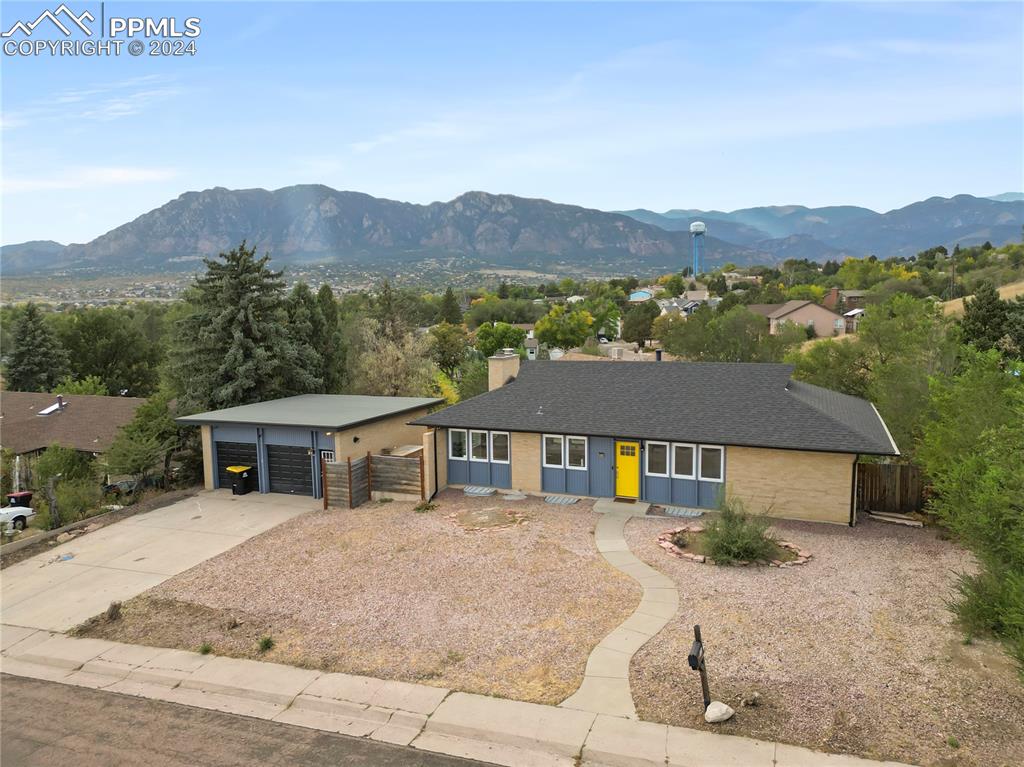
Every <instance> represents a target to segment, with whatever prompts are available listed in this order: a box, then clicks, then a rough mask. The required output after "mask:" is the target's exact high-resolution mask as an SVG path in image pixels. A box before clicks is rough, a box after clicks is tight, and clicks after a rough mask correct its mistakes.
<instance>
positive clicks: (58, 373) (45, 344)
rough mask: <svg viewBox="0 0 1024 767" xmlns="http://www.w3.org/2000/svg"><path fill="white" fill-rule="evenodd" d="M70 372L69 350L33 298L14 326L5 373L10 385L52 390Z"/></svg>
mask: <svg viewBox="0 0 1024 767" xmlns="http://www.w3.org/2000/svg"><path fill="white" fill-rule="evenodd" d="M67 373H68V355H67V352H66V351H65V350H64V347H63V346H61V343H60V341H59V340H58V339H57V336H56V335H55V334H54V332H53V331H52V330H50V327H49V326H48V325H47V324H46V320H45V319H44V318H43V315H42V313H41V312H40V311H39V307H37V306H36V305H35V304H33V303H31V302H29V304H28V305H27V306H26V307H25V312H24V314H23V315H22V317H21V319H20V320H19V321H18V322H17V324H16V325H15V326H14V333H13V335H12V338H11V351H10V356H9V358H8V360H7V369H6V371H5V374H4V375H5V378H6V379H7V386H8V387H9V388H10V389H11V390H12V391H52V390H53V389H54V388H55V387H56V385H57V384H58V383H59V382H60V380H61V379H62V378H63V377H64V376H65V375H67Z"/></svg>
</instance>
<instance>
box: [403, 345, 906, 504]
mask: <svg viewBox="0 0 1024 767" xmlns="http://www.w3.org/2000/svg"><path fill="white" fill-rule="evenodd" d="M489 365H490V368H491V380H490V383H491V390H490V391H489V392H487V393H486V394H481V395H479V396H477V397H473V398H472V399H469V400H466V401H465V402H461V403H459V404H457V405H453V406H451V407H448V408H445V409H443V410H439V411H436V412H434V413H431V414H430V415H427V416H423V417H420V418H418V419H416V420H415V421H413V423H414V424H416V425H420V426H431V427H434V428H435V429H436V432H435V434H434V437H433V448H434V452H435V457H434V460H433V461H432V463H434V465H435V466H436V470H437V481H436V483H433V484H432V486H435V487H437V488H443V487H445V486H446V485H452V486H462V485H485V486H492V487H498V488H510V489H514V490H518V491H523V492H527V493H545V494H547V493H555V494H558V493H567V494H571V495H581V496H597V497H613V496H618V497H624V498H636V499H640V500H643V501H649V502H653V503H662V504H673V505H678V506H684V507H703V508H714V507H716V506H717V505H718V503H719V500H720V498H721V496H722V493H723V492H725V491H728V493H729V494H730V495H732V496H735V497H738V498H741V499H742V500H743V501H744V502H745V503H746V505H747V508H748V509H750V510H751V511H754V512H763V513H766V514H769V515H772V516H776V517H784V518H789V519H806V520H815V521H825V522H837V523H847V524H852V522H853V521H854V511H853V508H854V487H855V482H856V466H857V458H858V456H861V455H898V454H899V451H898V450H897V448H896V445H895V444H894V443H893V441H892V438H891V437H890V436H889V432H888V430H887V428H886V426H885V424H884V423H883V422H882V419H881V417H880V416H879V415H878V412H877V411H876V410H875V408H874V406H873V405H872V404H871V403H870V402H868V401H866V400H863V399H859V398H856V397H851V396H848V395H845V394H839V393H838V392H833V391H830V390H828V389H822V388H820V387H817V386H812V385H810V384H806V383H802V382H800V381H795V380H793V379H792V378H791V373H792V370H793V368H792V366H790V365H780V364H753V363H694V362H660V363H657V362H655V363H649V362H620V363H618V364H610V365H600V364H590V363H584V362H558V363H549V362H528V363H526V364H524V365H522V368H521V369H520V362H519V357H518V356H515V355H504V354H501V355H496V356H495V357H492V358H491V359H490V360H489Z"/></svg>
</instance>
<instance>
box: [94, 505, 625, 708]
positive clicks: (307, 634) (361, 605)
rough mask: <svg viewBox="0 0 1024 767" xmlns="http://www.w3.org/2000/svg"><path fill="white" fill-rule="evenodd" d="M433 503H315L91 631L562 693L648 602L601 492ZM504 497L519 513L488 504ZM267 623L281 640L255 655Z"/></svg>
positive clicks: (413, 677)
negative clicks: (566, 499) (603, 509)
mask: <svg viewBox="0 0 1024 767" xmlns="http://www.w3.org/2000/svg"><path fill="white" fill-rule="evenodd" d="M436 500H437V502H438V507H437V508H435V509H433V510H430V511H427V512H424V513H417V512H415V511H414V506H415V504H414V503H410V502H390V503H383V504H378V503H371V504H366V505H365V506H363V507H360V508H358V509H355V510H352V511H331V512H324V513H312V514H306V515H304V516H302V517H299V518H297V519H296V520H295V521H293V522H291V523H289V524H286V525H283V526H280V527H277V528H274V529H273V530H270V531H268V532H266V533H264V534H262V535H259V536H256V537H255V538H252V539H250V540H249V541H247V542H246V543H243V544H241V545H239V546H237V547H236V548H234V549H232V550H230V551H228V552H225V553H224V554H221V555H220V556H217V557H215V558H213V559H211V560H208V561H207V562H204V563H203V564H201V565H199V566H197V567H195V568H193V569H191V570H188V571H186V572H184V573H182V574H181V575H178V576H176V577H174V578H171V579H170V580H168V581H166V582H164V583H163V584H161V585H160V586H158V587H156V588H154V589H152V590H150V591H148V592H146V593H144V594H142V595H140V596H139V597H137V598H135V599H133V600H131V601H129V602H127V603H126V604H125V605H124V607H123V611H122V618H121V619H120V620H117V621H114V622H109V623H105V622H103V621H97V622H95V623H94V624H93V625H91V626H88V627H86V628H85V629H83V631H84V633H85V634H87V635H90V636H103V637H107V638H111V639H116V640H119V641H125V642H133V643H140V644H150V645H155V646H162V647H179V648H183V649H192V650H195V649H197V648H198V647H200V645H202V644H203V643H209V644H210V645H211V647H212V650H213V652H215V653H217V654H221V655H234V656H240V657H261V658H263V659H265V660H270V661H275V662H279V663H290V664H294V665H301V666H307V667H311V668H319V669H324V670H329V671H345V672H349V673H356V674H366V675H369V676H375V677H381V678H388V679H401V680H406V681H415V682H423V683H427V684H434V685H437V686H441V687H450V688H453V689H457V690H465V691H469V692H477V693H484V694H490V695H498V696H502V697H508V698H515V699H519V700H526V701H533V702H538V703H549V704H553V703H558V702H560V701H561V700H562V699H564V698H565V697H567V696H568V695H569V694H571V693H572V692H574V691H575V689H576V687H577V686H578V685H579V683H580V681H581V680H582V678H583V669H584V666H585V665H586V661H587V655H588V654H589V652H590V650H591V649H593V647H594V646H595V645H596V644H597V643H598V642H599V641H601V639H602V638H603V637H604V636H605V634H607V633H608V632H609V631H611V630H612V629H613V628H614V627H615V626H617V625H618V624H619V623H620V622H621V621H623V620H624V619H625V618H627V617H628V616H629V615H630V614H631V613H632V611H633V609H634V608H635V607H636V605H637V604H638V603H639V601H640V587H639V586H638V585H637V584H636V583H635V582H634V581H633V580H632V579H631V578H629V577H628V576H625V575H623V574H622V573H619V572H618V571H617V570H615V569H613V568H612V567H610V566H609V565H607V564H606V563H605V562H604V560H603V559H602V558H601V557H600V555H599V554H598V553H597V550H596V549H595V547H594V540H593V529H594V525H595V524H596V521H597V515H596V514H595V513H594V512H593V511H592V505H593V504H592V503H591V502H581V503H578V504H576V505H574V506H551V505H548V504H545V503H544V502H543V500H541V499H537V498H530V499H527V500H523V501H516V502H511V501H503V500H502V499H501V498H500V496H496V497H491V498H467V497H464V496H463V495H462V494H461V493H459V492H454V491H446V492H444V493H442V494H441V495H440V496H439V498H438V499H436ZM505 509H507V510H509V511H511V512H513V513H512V514H510V515H507V517H506V515H501V514H494V513H490V514H488V513H484V512H486V511H487V510H490V511H491V512H500V511H501V510H505ZM452 515H457V518H454V519H453V518H451V517H452ZM523 517H525V519H523ZM506 522H507V526H504V527H488V525H490V524H494V523H498V524H503V523H506ZM481 527H482V528H483V529H473V528H481ZM235 623H237V624H238V625H234V624H235ZM262 636H270V637H272V638H273V640H274V648H273V649H272V650H271V651H269V652H267V653H265V654H263V655H259V654H258V652H257V650H256V645H257V643H258V641H259V639H260V637H262Z"/></svg>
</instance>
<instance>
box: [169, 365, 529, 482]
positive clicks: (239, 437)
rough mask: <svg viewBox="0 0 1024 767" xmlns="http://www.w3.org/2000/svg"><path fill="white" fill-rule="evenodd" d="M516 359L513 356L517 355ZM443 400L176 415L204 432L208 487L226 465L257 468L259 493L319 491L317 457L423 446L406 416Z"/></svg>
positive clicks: (312, 399)
mask: <svg viewBox="0 0 1024 767" xmlns="http://www.w3.org/2000/svg"><path fill="white" fill-rule="evenodd" d="M517 359H518V358H517ZM441 402H443V400H441V399H437V398H430V397H369V396H355V395H347V394H303V395H299V396H297V397H285V398H284V399H276V400H270V401H268V402H259V403H255V404H252V405H241V406H239V407H230V408H226V409H224V410H214V411H211V412H209V413H198V414H197V415H190V416H185V417H183V418H178V419H177V421H178V423H182V424H190V425H195V426H199V427H200V428H201V430H202V445H203V477H204V484H205V485H206V489H207V490H212V489H214V488H218V487H230V485H231V477H230V476H229V474H228V472H227V467H228V466H233V465H245V466H252V467H254V468H255V469H256V470H257V478H258V489H259V492H261V493H293V494H299V495H309V496H312V497H314V498H320V497H321V496H322V492H323V491H322V488H321V487H320V484H321V482H320V471H319V469H318V467H319V465H320V461H321V460H327V461H344V460H346V459H347V458H356V457H360V456H365V455H366V454H367V453H368V452H371V453H379V452H380V451H381V450H384V449H387V448H394V447H400V446H407V445H422V443H423V433H424V431H425V430H424V429H423V428H422V427H418V426H410V425H409V424H408V422H409V420H411V419H413V418H420V417H422V416H425V415H426V414H427V413H428V412H429V411H430V409H431V408H432V407H434V406H436V405H438V404H440V403H441Z"/></svg>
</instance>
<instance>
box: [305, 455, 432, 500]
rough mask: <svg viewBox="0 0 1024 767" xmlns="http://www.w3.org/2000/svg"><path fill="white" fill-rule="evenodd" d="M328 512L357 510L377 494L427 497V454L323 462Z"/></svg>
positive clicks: (370, 456)
mask: <svg viewBox="0 0 1024 767" xmlns="http://www.w3.org/2000/svg"><path fill="white" fill-rule="evenodd" d="M320 472H321V476H322V477H323V483H322V486H323V489H324V509H327V508H331V507H333V508H342V509H346V508H347V509H354V508H355V507H356V506H361V505H362V504H364V503H366V502H367V501H368V500H370V496H371V494H372V493H373V492H383V493H395V494H396V495H397V494H403V495H414V496H419V497H420V498H421V499H424V498H426V482H425V480H426V476H425V472H424V467H423V451H420V453H419V455H418V456H415V457H403V456H395V455H371V454H370V453H367V454H366V455H365V456H363V457H361V458H349V459H347V460H345V461H336V462H330V461H325V460H322V461H321V464H320Z"/></svg>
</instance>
